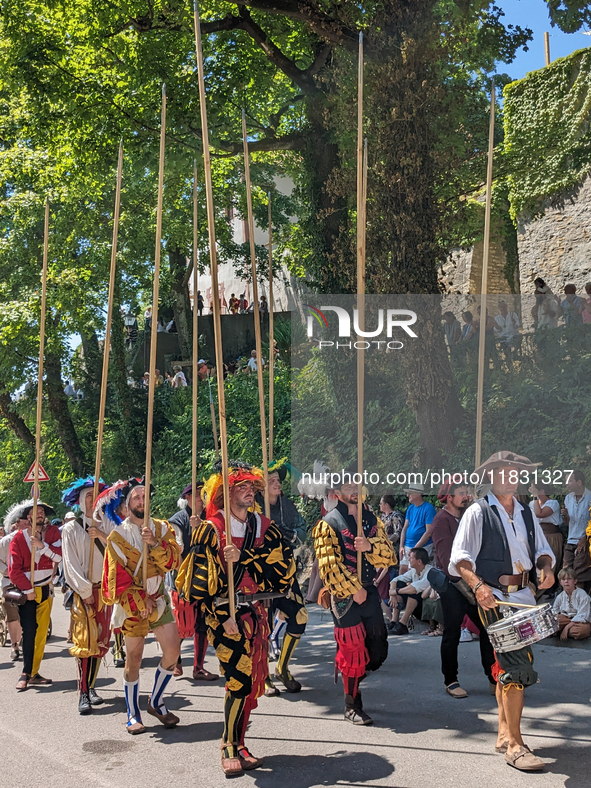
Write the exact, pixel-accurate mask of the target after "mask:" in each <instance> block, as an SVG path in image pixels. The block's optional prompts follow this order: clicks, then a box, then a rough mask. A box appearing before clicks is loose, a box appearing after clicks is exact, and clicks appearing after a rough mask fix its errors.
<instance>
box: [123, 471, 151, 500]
mask: <svg viewBox="0 0 591 788" xmlns="http://www.w3.org/2000/svg"><path fill="white" fill-rule="evenodd" d="M145 486H146V477H145V476H142V478H141V479H140V478H138V477H137V476H132V477H131V478H130V479H127V480H126V481H125V482H124V483H123V488H122V491H123V500H124V501H125V503H127V500H128V499H129V496H130V495H131V493H132V492H133V491H134V490H135V488H136V487H145ZM153 495H154V485H153V484H150V498H151V497H152V496H153Z"/></svg>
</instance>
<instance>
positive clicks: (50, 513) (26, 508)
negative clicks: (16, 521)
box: [22, 498, 55, 517]
mask: <svg viewBox="0 0 591 788" xmlns="http://www.w3.org/2000/svg"><path fill="white" fill-rule="evenodd" d="M34 506H35V503H34V501H33V499H32V498H29V500H28V501H23V502H22V507H23V509H22V517H27V515H28V514H29V512H30V511H32V510H33V508H34ZM37 506H40V507H42V509H43V510H44V512H45V516H46V517H55V509H54V508H53V506H50V505H49V504H48V503H44V502H43V501H37Z"/></svg>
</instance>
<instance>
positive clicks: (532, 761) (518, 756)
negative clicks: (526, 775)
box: [505, 746, 546, 772]
mask: <svg viewBox="0 0 591 788" xmlns="http://www.w3.org/2000/svg"><path fill="white" fill-rule="evenodd" d="M505 760H506V761H507V763H508V764H509V766H513V768H515V769H519V771H521V772H539V771H540V770H541V769H543V768H544V766H545V765H546V764H545V763H544V761H543V760H542V759H541V758H538V756H537V755H534V754H533V752H532V751H531V750H530V749H529V747H525V746H523V747H520V748H519V749H518V750H517V752H512V753H511V754H509V753H508V752H506V753H505Z"/></svg>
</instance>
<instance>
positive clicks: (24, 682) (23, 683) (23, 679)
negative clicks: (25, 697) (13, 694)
mask: <svg viewBox="0 0 591 788" xmlns="http://www.w3.org/2000/svg"><path fill="white" fill-rule="evenodd" d="M30 680H31V677H30V676H29V674H28V673H21V675H20V676H19V679H18V681H17V682H16V690H17V692H24V690H26V689H27V687H28V686H29V682H30Z"/></svg>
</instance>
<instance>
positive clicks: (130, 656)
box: [102, 479, 181, 735]
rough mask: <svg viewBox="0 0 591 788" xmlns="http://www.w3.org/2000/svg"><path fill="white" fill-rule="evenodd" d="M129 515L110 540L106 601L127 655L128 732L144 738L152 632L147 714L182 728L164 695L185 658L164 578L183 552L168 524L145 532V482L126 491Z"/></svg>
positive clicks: (161, 522)
mask: <svg viewBox="0 0 591 788" xmlns="http://www.w3.org/2000/svg"><path fill="white" fill-rule="evenodd" d="M122 492H123V499H124V501H125V504H126V507H127V512H128V515H127V517H126V519H125V520H124V521H123V522H122V523H121V525H117V526H116V527H115V528H113V530H112V531H111V533H110V534H109V538H108V539H107V549H106V554H105V566H104V572H103V586H102V593H103V601H104V602H105V604H107V605H114V610H113V621H112V623H113V628H118V627H120V628H121V632H122V634H123V635H124V637H125V648H126V652H127V656H126V660H125V673H124V682H123V684H124V688H125V702H126V704H127V732H128V733H131V734H132V735H135V734H138V733H143V732H144V731H145V730H146V728H145V726H144V724H143V722H142V716H141V711H140V704H139V675H140V667H141V664H142V656H143V653H144V643H145V640H146V636H147V635H148V633H149V632H153V633H154V635H155V637H156V640H157V641H158V643H159V644H160V648H161V649H162V659H161V661H160V664H159V665H158V667H157V668H156V676H155V678H154V686H153V688H152V694H151V695H150V700H149V701H148V714H151V715H152V716H153V717H156V719H158V720H159V721H160V722H161V723H162V725H164V727H165V728H173V727H174V726H175V725H178V723H179V718H178V717H177V716H176V715H175V714H173V713H172V712H171V711H169V710H168V709H167V708H166V706H165V704H164V701H163V694H164V690H165V689H166V686H167V684H168V682H169V681H170V679H171V678H172V675H173V671H174V667H175V665H176V663H177V660H178V658H179V653H180V640H179V633H178V630H177V626H176V623H175V620H174V616H173V613H172V608H171V604H170V598H169V596H168V594H167V592H166V589H165V587H164V576H165V575H166V573H167V572H171V571H173V570H174V569H177V568H178V566H179V564H180V555H181V551H180V547H179V546H178V544H177V542H176V538H175V533H174V531H173V529H172V528H171V527H170V525H169V524H168V523H167V522H166V520H155V519H153V518H150V520H149V523H148V525H147V527H146V526H144V502H145V496H146V488H145V485H144V480H143V479H141V480H140V479H129V480H128V482H127V484H126V485H125V487H124V489H123V491H122ZM144 545H147V548H148V562H147V567H148V569H147V583H146V588H144V587H143V567H142V563H143V556H144Z"/></svg>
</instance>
